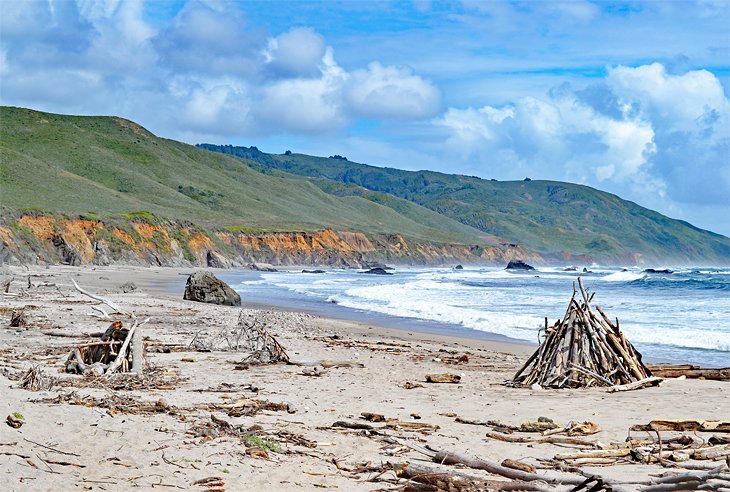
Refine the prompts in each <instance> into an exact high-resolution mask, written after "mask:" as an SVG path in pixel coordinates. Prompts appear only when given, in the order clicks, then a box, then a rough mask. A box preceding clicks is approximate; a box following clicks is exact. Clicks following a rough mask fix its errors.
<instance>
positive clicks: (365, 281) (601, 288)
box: [240, 267, 730, 365]
mask: <svg viewBox="0 0 730 492" xmlns="http://www.w3.org/2000/svg"><path fill="white" fill-rule="evenodd" d="M594 268H595V267H591V269H594ZM531 273H532V272H531ZM531 273H528V274H515V273H513V272H508V271H506V270H504V269H501V268H482V269H476V268H466V269H464V270H452V269H446V268H439V269H423V268H422V269H399V270H397V271H396V272H395V275H392V276H390V275H389V276H377V275H360V274H358V273H356V272H353V271H347V270H342V271H337V272H328V273H327V274H326V275H320V276H314V275H297V274H288V273H281V272H280V273H265V274H262V278H263V279H264V280H252V281H246V282H243V283H241V284H240V288H241V289H242V290H245V289H250V291H252V292H256V291H262V292H265V294H266V295H269V294H271V295H272V296H275V295H276V292H277V291H278V292H283V291H287V292H289V294H288V296H289V298H290V299H292V298H293V299H296V296H302V297H305V296H306V298H308V299H309V300H315V301H319V302H322V303H323V305H325V303H332V302H335V303H337V304H338V305H339V306H343V307H346V308H352V309H357V310H360V311H370V312H377V313H381V314H385V315H390V316H397V317H408V318H417V319H423V320H430V321H435V322H442V323H448V324H452V325H459V326H463V327H465V328H470V329H474V330H479V331H484V332H490V333H495V334H501V335H505V336H508V337H512V338H518V339H524V340H528V341H536V339H537V332H538V330H539V329H540V328H542V326H543V323H544V321H543V320H544V318H543V317H544V316H547V317H548V318H549V319H550V321H551V322H554V320H555V319H557V318H559V317H562V316H563V314H564V313H565V308H566V306H567V304H568V301H569V299H570V296H571V294H572V283H573V282H574V280H575V277H576V276H577V275H581V273H580V272H564V271H562V270H560V269H555V268H550V269H545V270H543V271H538V272H534V274H531ZM728 273H730V272H729V271H728V270H727V269H723V270H719V269H712V268H703V269H690V270H675V273H674V274H672V275H661V276H656V275H653V276H652V275H647V274H645V273H643V272H641V271H639V270H638V269H636V268H634V269H631V270H629V271H617V270H616V269H607V268H605V267H604V268H601V269H600V270H594V275H593V276H585V277H584V282H585V285H586V287H588V288H589V289H590V290H591V291H595V292H596V294H597V295H596V299H595V300H594V303H595V304H600V305H601V306H602V307H603V308H604V310H605V311H606V312H607V313H608V315H609V316H611V317H612V318H613V317H618V318H620V321H621V328H622V330H623V331H624V333H625V334H626V336H627V338H628V339H629V340H630V341H631V342H632V343H634V344H637V345H639V346H640V350H642V352H643V353H644V355H645V356H647V357H649V358H651V357H652V354H653V353H654V354H655V355H656V354H658V356H660V357H669V359H670V360H672V358H673V360H678V361H685V362H697V363H700V364H702V363H703V362H705V361H707V362H710V363H714V364H716V365H717V364H724V365H727V363H725V362H724V359H725V358H726V354H727V352H728V351H730V326H728V325H727V322H726V320H727V319H728V318H729V317H730V303H728V302H722V301H723V300H722V299H719V300H718V298H717V296H716V295H715V294H714V293H713V292H711V291H710V290H709V289H707V288H704V286H703V285H702V282H705V281H706V282H708V284H707V285H713V286H714V285H718V284H719V285H721V286H727V285H730V283H729V282H728V280H726V278H727V277H726V276H727V274H728ZM640 279H647V281H645V282H633V281H635V280H640ZM669 280H676V282H671V283H669V282H668V281H669ZM685 281H686V282H685ZM262 283H264V284H268V285H266V286H264V289H265V290H261V289H262V287H261V285H260V284H262ZM685 285H686V286H685ZM723 288H724V287H723ZM292 296H294V297H292ZM333 309H339V308H333ZM698 349H699V350H698ZM652 351H654V352H652Z"/></svg>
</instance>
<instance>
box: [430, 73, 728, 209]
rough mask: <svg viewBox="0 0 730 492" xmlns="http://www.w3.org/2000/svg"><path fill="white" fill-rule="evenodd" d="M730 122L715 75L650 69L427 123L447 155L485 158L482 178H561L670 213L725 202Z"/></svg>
mask: <svg viewBox="0 0 730 492" xmlns="http://www.w3.org/2000/svg"><path fill="white" fill-rule="evenodd" d="M729 118H730V104H729V101H728V98H727V97H726V96H725V94H724V92H723V89H722V86H721V85H720V82H719V81H718V80H717V78H716V77H715V76H713V75H712V74H710V73H709V72H707V71H705V70H697V71H689V72H686V73H684V74H680V75H671V74H668V73H667V72H666V70H665V69H664V67H663V66H662V65H661V64H658V63H655V64H651V65H646V66H639V67H621V66H619V67H616V68H613V69H610V70H609V71H608V74H607V76H606V77H605V80H604V81H602V82H600V83H598V84H595V85H593V86H592V87H589V88H586V89H584V90H581V91H574V90H571V89H570V88H569V87H561V88H558V89H557V90H555V91H552V92H551V93H550V94H549V95H548V96H546V97H545V98H541V99H538V98H533V97H524V98H521V99H519V100H517V101H515V102H513V103H511V104H508V105H505V106H502V107H492V106H484V107H481V108H461V109H460V108H449V109H448V110H447V111H446V112H445V113H444V115H443V116H442V117H440V118H437V119H435V120H434V122H433V123H434V124H435V125H436V126H437V127H439V128H442V129H443V130H444V131H445V138H446V142H447V146H448V150H447V152H448V153H449V154H452V155H458V156H461V159H462V161H465V162H466V161H474V160H482V161H483V162H484V169H483V171H482V174H483V175H487V176H488V175H494V173H495V171H496V172H497V174H498V175H501V176H502V177H505V178H509V179H519V178H520V176H521V175H523V174H527V175H529V176H532V177H551V178H556V177H561V178H562V179H564V180H566V181H578V182H582V183H585V184H589V185H593V186H597V187H599V188H601V189H608V190H611V191H614V192H619V193H620V194H621V195H622V196H624V197H628V198H630V199H634V200H636V201H639V202H640V203H642V204H645V205H647V206H657V207H659V208H664V209H667V210H671V209H681V207H680V206H679V205H678V204H680V203H684V204H694V205H697V206H704V207H713V206H714V207H719V208H720V209H722V208H723V207H725V208H726V207H727V206H728V205H730V164H728V157H729V153H728V149H730V130H729V129H728V119H729ZM708 176H713V179H712V183H709V182H708V181H707V179H708ZM672 204H673V205H672ZM670 205H671V206H670ZM672 207H673V208H672Z"/></svg>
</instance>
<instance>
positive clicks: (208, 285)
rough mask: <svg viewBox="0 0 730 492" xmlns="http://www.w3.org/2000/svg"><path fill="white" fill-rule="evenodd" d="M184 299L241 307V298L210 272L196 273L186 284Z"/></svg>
mask: <svg viewBox="0 0 730 492" xmlns="http://www.w3.org/2000/svg"><path fill="white" fill-rule="evenodd" d="M183 299H185V300H188V301H196V302H205V303H208V304H221V305H224V306H240V305H241V296H240V295H239V294H238V292H236V291H235V290H233V289H232V288H231V287H230V286H229V285H228V284H227V283H225V282H224V281H222V280H220V279H219V278H217V277H216V276H215V275H213V274H212V273H210V272H204V271H200V272H194V273H193V274H192V275H190V276H189V277H188V281H187V283H186V284H185V293H184V294H183Z"/></svg>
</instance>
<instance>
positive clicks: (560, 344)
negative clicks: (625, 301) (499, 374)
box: [511, 277, 651, 388]
mask: <svg viewBox="0 0 730 492" xmlns="http://www.w3.org/2000/svg"><path fill="white" fill-rule="evenodd" d="M578 286H579V288H580V295H581V298H582V299H577V294H578V291H577V290H576V289H575V286H573V297H572V298H571V299H570V305H569V306H568V310H567V311H566V313H565V316H564V317H563V319H562V320H558V321H557V322H556V323H555V325H553V326H551V327H549V328H548V326H547V318H546V319H545V339H544V340H543V343H542V344H541V345H540V347H539V348H538V349H537V351H536V352H535V353H534V354H532V356H531V357H530V358H529V359H528V360H527V362H525V364H524V365H523V366H522V367H521V368H520V370H519V371H517V374H516V375H515V377H514V378H513V379H512V381H511V384H512V385H514V386H531V385H533V384H535V383H537V384H539V385H540V386H543V387H550V388H581V387H588V386H615V385H619V384H628V383H633V382H636V381H640V380H642V379H645V378H647V377H649V376H651V372H650V371H649V369H647V368H646V366H644V364H643V363H642V362H641V354H640V353H639V352H637V351H636V349H635V348H634V347H633V345H631V343H629V341H628V340H626V338H625V337H624V335H623V333H621V330H619V327H618V319H617V320H616V324H614V323H613V322H611V320H610V319H609V317H608V316H606V313H604V312H603V310H602V309H601V307H600V306H596V311H598V315H597V314H596V313H595V312H594V311H593V309H592V308H591V305H590V301H591V300H592V299H593V295H591V296H590V297H589V296H588V294H587V293H586V290H585V288H584V287H583V282H582V281H581V279H580V277H579V278H578Z"/></svg>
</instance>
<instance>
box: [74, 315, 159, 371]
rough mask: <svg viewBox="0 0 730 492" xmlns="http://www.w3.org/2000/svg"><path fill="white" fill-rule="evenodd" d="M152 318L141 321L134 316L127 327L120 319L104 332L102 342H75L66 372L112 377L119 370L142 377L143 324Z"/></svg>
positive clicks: (143, 357)
mask: <svg viewBox="0 0 730 492" xmlns="http://www.w3.org/2000/svg"><path fill="white" fill-rule="evenodd" d="M149 320H150V318H147V319H145V320H143V321H141V322H140V321H139V320H137V319H136V318H135V319H134V322H133V324H132V326H131V327H130V328H129V329H128V330H125V329H124V328H123V326H122V323H121V321H115V322H114V323H112V324H111V325H110V326H109V328H108V329H107V330H106V331H105V332H104V334H103V335H102V337H101V338H102V339H101V341H98V342H86V343H81V344H78V345H76V346H75V347H74V348H73V349H71V351H70V352H69V353H68V355H67V356H66V360H65V363H64V365H65V367H66V372H68V373H73V374H83V375H86V376H95V377H98V376H101V375H106V376H111V375H112V374H114V373H116V372H122V373H134V374H136V375H138V376H141V375H142V374H143V372H144V364H145V362H144V359H145V356H144V343H143V341H142V334H141V327H142V326H144V325H145V324H146V323H148V322H149ZM122 336H124V339H123V341H122V339H121V337H122Z"/></svg>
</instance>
